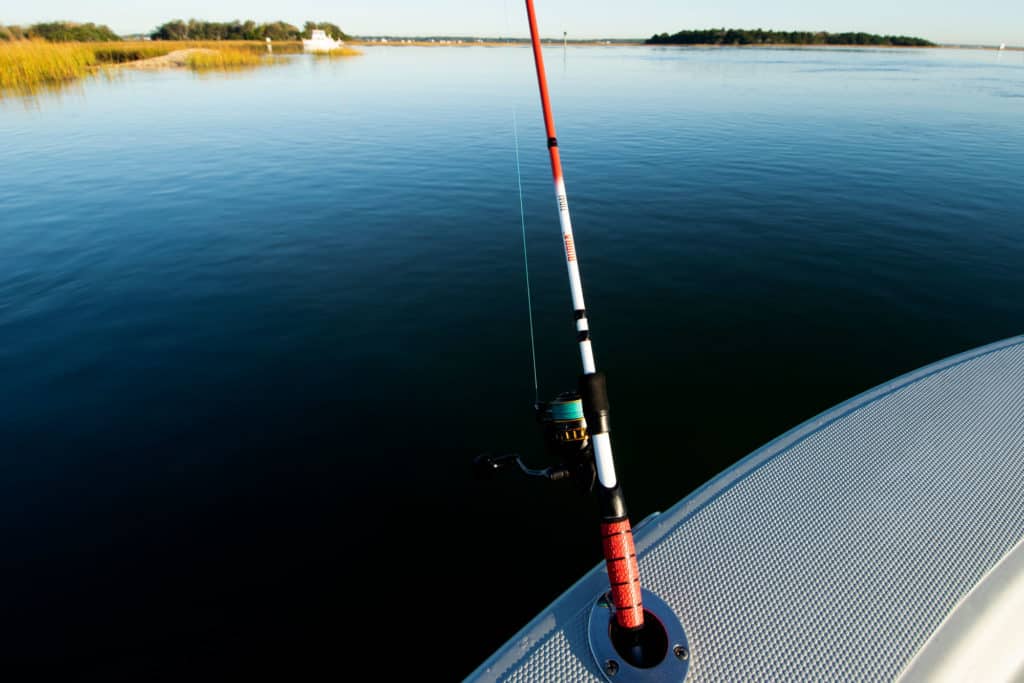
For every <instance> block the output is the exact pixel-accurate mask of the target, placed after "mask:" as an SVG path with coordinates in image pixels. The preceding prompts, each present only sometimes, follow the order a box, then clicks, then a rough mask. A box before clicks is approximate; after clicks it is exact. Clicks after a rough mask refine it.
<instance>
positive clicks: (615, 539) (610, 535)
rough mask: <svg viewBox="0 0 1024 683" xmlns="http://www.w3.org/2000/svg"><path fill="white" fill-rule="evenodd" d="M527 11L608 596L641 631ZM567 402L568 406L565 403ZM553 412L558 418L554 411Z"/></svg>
mask: <svg viewBox="0 0 1024 683" xmlns="http://www.w3.org/2000/svg"><path fill="white" fill-rule="evenodd" d="M526 14H527V17H528V18H529V21H530V39H531V41H532V44H533V61H534V64H535V66H536V68H537V85H538V88H539V89H540V101H541V108H542V109H543V112H544V128H545V130H546V132H547V144H548V153H549V155H550V157H551V174H552V176H553V178H554V183H555V198H556V200H557V202H558V219H559V222H560V224H561V227H562V244H563V246H564V248H565V265H566V268H567V270H568V273H569V290H570V292H571V294H572V305H573V312H574V315H575V318H576V333H577V334H576V341H577V343H578V344H579V350H580V359H581V361H582V365H583V374H582V375H580V379H579V398H580V402H581V403H582V406H581V408H582V417H583V418H584V419H585V420H586V424H585V430H586V436H587V437H588V438H589V440H590V443H591V446H592V449H593V456H594V465H595V466H596V469H597V486H596V487H595V490H596V493H597V498H598V503H599V506H600V512H601V545H602V549H603V551H604V559H605V565H606V567H607V570H608V579H609V582H610V584H611V590H610V593H609V597H610V598H611V602H612V604H613V605H614V608H615V609H614V612H615V623H616V624H617V625H618V627H619V628H620V629H622V630H623V631H626V632H633V631H639V630H641V629H642V628H643V625H644V609H643V600H642V596H641V590H640V567H639V565H638V564H637V559H636V549H635V547H634V544H633V531H632V527H631V526H630V523H629V515H628V513H627V511H626V501H625V498H624V496H623V494H622V486H621V484H620V483H619V480H618V477H617V476H616V473H615V460H614V458H613V457H612V442H611V435H610V424H609V419H608V416H609V409H608V389H607V384H606V380H605V376H604V373H601V372H598V371H597V364H596V363H595V361H594V350H593V346H592V344H591V340H590V323H589V322H588V320H587V308H586V305H585V304H584V301H583V280H582V279H581V277H580V265H579V260H578V258H577V254H576V244H575V241H574V240H573V234H572V217H571V215H570V214H569V199H568V196H567V195H566V190H565V176H564V174H563V172H562V159H561V155H560V154H559V150H558V135H557V134H556V132H555V117H554V114H553V113H552V111H551V97H550V95H549V93H548V79H547V73H546V71H545V69H544V52H543V49H542V47H541V40H540V32H539V31H538V29H537V13H536V11H535V9H534V6H533V0H526ZM566 403H568V405H566ZM556 406H557V408H556V409H555V410H557V411H558V412H562V415H561V417H563V418H564V417H570V416H572V417H575V413H572V412H569V411H570V410H572V409H573V408H570V406H573V407H574V403H573V402H566V401H560V402H559V403H557V404H556ZM553 417H558V416H556V415H553Z"/></svg>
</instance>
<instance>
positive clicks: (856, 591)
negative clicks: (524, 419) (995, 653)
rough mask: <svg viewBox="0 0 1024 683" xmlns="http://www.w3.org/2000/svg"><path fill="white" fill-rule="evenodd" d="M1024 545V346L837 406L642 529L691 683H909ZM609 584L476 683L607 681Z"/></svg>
mask: <svg viewBox="0 0 1024 683" xmlns="http://www.w3.org/2000/svg"><path fill="white" fill-rule="evenodd" d="M1022 539H1024V337H1016V338H1013V339H1008V340H1005V341H1002V342H998V343H996V344H992V345H989V346H986V347H983V348H980V349H975V350H973V351H969V352H967V353H964V354H961V355H958V356H954V357H952V358H949V359H946V360H944V361H941V362H939V363H935V364H933V365H930V366H927V367H925V368H922V369H920V370H917V371H915V372H912V373H910V374H907V375H904V376H903V377H900V378H898V379H895V380H893V381H891V382H888V383H886V384H883V385H881V386H879V387H876V388H875V389H873V390H871V391H868V392H866V393H864V394H861V395H860V396H857V397H856V398H853V399H851V400H850V401H847V402H846V403H843V404H841V405H839V406H836V407H835V408H833V409H831V410H829V411H827V412H825V413H823V414H821V415H819V416H818V417H816V418H814V419H812V420H810V421H808V422H806V423H804V424H803V425H801V426H799V427H797V428H795V429H793V430H792V431H790V432H788V433H786V434H784V435H783V436H781V437H779V438H778V439H776V440H774V441H772V442H771V443H769V444H767V445H765V446H764V447H762V448H761V449H759V450H757V451H755V452H754V453H752V454H751V455H749V456H747V457H746V458H744V459H743V460H741V461H740V462H738V463H737V464H735V465H734V466H732V467H731V468H729V469H728V470H726V471H725V472H723V473H721V474H720V475H718V476H717V477H716V478H714V479H713V480H711V481H710V482H708V483H707V484H705V485H704V486H703V487H702V488H700V489H698V490H697V491H695V492H694V493H693V494H691V495H690V496H688V497H687V498H685V499H684V500H682V501H680V502H679V503H678V504H676V505H675V506H674V507H673V508H672V509H670V510H669V511H667V512H665V513H663V514H661V515H658V516H656V517H654V518H653V519H652V520H651V521H649V522H648V523H647V524H645V525H643V527H642V528H640V529H639V530H638V531H637V534H636V543H637V552H638V555H639V563H640V569H641V576H642V577H643V580H644V585H645V588H647V589H649V590H651V591H653V592H654V593H655V594H657V595H658V596H659V597H661V598H662V599H663V600H664V601H665V602H666V603H667V604H668V605H669V606H670V607H671V608H672V610H673V611H674V612H675V614H676V616H677V617H678V618H679V619H680V621H681V622H682V625H683V627H684V629H685V631H686V635H687V637H688V639H689V646H690V653H691V656H690V660H689V663H690V667H689V675H688V680H693V681H698V680H699V681H738V680H801V681H808V680H892V679H895V678H898V677H899V676H901V675H902V674H903V673H905V672H906V671H907V670H908V667H910V665H911V663H912V662H913V661H914V660H915V658H916V657H917V656H918V655H919V653H920V652H921V651H922V650H923V649H924V647H925V645H926V643H928V641H929V639H931V638H933V636H934V635H935V634H936V632H937V631H938V630H939V628H940V626H942V625H944V623H946V621H947V619H949V617H950V615H951V614H953V613H954V612H955V610H956V607H957V606H958V605H960V604H962V602H963V601H964V600H965V598H967V597H968V594H969V593H971V591H972V590H973V589H975V588H976V586H978V585H979V584H980V583H981V582H982V580H983V579H985V578H986V577H988V576H989V575H990V574H991V573H993V571H994V570H995V569H996V567H997V565H998V564H999V563H1000V561H1001V560H1003V559H1004V558H1007V557H1009V556H1010V555H1011V553H1012V552H1013V551H1014V548H1015V547H1017V546H1021V547H1024V540H1022ZM1021 552H1024V551H1021ZM1017 555H1018V556H1019V555H1020V552H1018V553H1017ZM1018 559H1019V557H1018ZM1017 564H1018V565H1019V564H1020V563H1019V562H1018V563H1017ZM1004 573H1005V572H1004ZM606 581H607V577H606V575H605V573H604V569H603V565H602V566H599V567H596V568H595V569H594V570H593V571H591V572H590V573H589V574H588V575H587V576H585V577H584V578H583V579H582V580H580V582H578V583H577V584H576V585H575V586H573V587H572V588H571V589H570V590H568V591H567V592H566V593H565V594H564V595H563V596H562V597H561V598H559V599H558V600H557V601H556V602H555V603H554V604H552V605H551V606H550V607H549V608H548V609H547V610H546V611H545V612H544V613H542V614H541V615H540V616H538V617H537V618H536V619H535V620H534V621H533V622H532V623H531V624H529V625H528V626H527V627H526V628H524V629H523V630H522V631H521V632H520V633H519V634H518V635H517V636H516V637H514V638H513V639H512V640H511V641H509V643H508V644H507V645H506V646H505V647H504V648H503V649H502V650H500V651H499V652H497V653H496V654H495V655H494V656H493V657H492V658H491V659H490V660H488V661H487V662H485V663H484V664H483V665H482V666H481V667H480V668H479V669H478V670H477V671H476V672H474V674H472V675H471V676H470V680H479V681H490V680H508V681H594V680H603V676H602V674H601V671H600V669H599V668H598V666H597V664H596V662H595V661H594V659H593V657H592V656H591V654H590V648H589V645H588V641H587V620H588V616H589V613H590V608H591V606H592V605H593V604H594V602H595V600H596V598H597V597H598V596H600V595H601V594H602V593H603V592H604V591H605V590H606V589H607V583H606Z"/></svg>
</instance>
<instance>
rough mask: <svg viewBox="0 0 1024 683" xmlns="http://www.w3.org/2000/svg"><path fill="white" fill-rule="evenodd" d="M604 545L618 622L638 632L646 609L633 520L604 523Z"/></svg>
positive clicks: (602, 542) (602, 537)
mask: <svg viewBox="0 0 1024 683" xmlns="http://www.w3.org/2000/svg"><path fill="white" fill-rule="evenodd" d="M601 544H602V546H603V549H604V559H605V563H606V565H607V567H608V579H609V582H610V583H611V598H612V604H613V605H614V606H615V621H616V623H618V625H619V626H620V627H621V628H624V629H638V628H640V627H641V626H643V625H644V607H643V600H642V598H641V593H640V566H639V565H638V564H637V561H636V548H635V547H634V546H633V530H632V528H631V527H630V525H629V520H628V519H624V520H621V521H618V522H606V523H604V524H602V525H601Z"/></svg>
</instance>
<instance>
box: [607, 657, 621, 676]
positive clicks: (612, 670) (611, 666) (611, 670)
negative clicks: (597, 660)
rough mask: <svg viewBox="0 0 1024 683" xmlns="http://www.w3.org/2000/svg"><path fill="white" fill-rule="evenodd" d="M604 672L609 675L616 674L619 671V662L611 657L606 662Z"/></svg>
mask: <svg viewBox="0 0 1024 683" xmlns="http://www.w3.org/2000/svg"><path fill="white" fill-rule="evenodd" d="M604 672H605V673H606V674H608V675H609V676H614V675H615V674H617V673H619V663H618V662H616V661H615V660H614V659H609V660H608V661H607V662H605V663H604Z"/></svg>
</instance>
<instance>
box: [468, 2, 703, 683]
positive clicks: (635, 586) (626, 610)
mask: <svg viewBox="0 0 1024 683" xmlns="http://www.w3.org/2000/svg"><path fill="white" fill-rule="evenodd" d="M526 12H527V16H528V18H529V23H530V38H531V42H532V46H533V58H534V64H535V66H536V70H537V85H538V87H539V90H540V101H541V109H542V111H543V114H544V127H545V132H546V135H547V147H548V154H549V156H550V158H551V173H552V177H553V180H554V186H555V199H556V203H557V206H558V219H559V223H560V225H561V231H562V246H563V249H564V255H565V265H566V270H567V272H568V275H569V291H570V294H571V296H572V306H573V316H574V319H575V325H576V343H577V344H578V345H579V353H580V362H581V365H582V369H583V372H582V374H580V376H579V381H578V384H577V390H576V391H571V392H564V393H562V394H559V395H558V396H557V397H556V398H555V399H554V400H552V401H548V402H541V401H539V400H536V399H535V403H534V411H535V413H536V417H537V421H538V422H539V423H540V424H541V428H542V430H543V435H544V446H545V450H546V452H547V456H548V458H549V460H551V461H553V462H554V463H555V464H554V465H552V466H550V467H546V468H531V467H528V466H527V465H526V464H525V463H524V462H523V459H522V458H521V457H520V456H519V455H518V454H515V453H511V454H507V455H499V456H494V455H491V454H489V453H485V454H483V455H480V456H478V457H477V458H476V459H475V460H474V464H475V465H476V468H477V473H478V474H480V475H483V476H487V475H490V474H493V473H494V472H496V471H498V470H502V469H506V468H511V469H518V470H519V472H520V473H522V474H523V475H525V476H527V477H529V478H532V479H541V480H547V481H564V480H569V481H574V482H575V483H576V484H577V485H578V486H579V487H580V488H581V489H582V490H583V491H584V492H586V493H590V492H593V493H595V494H596V497H597V501H598V511H599V513H600V518H601V520H600V529H601V549H602V552H603V555H604V560H605V568H606V570H607V572H608V582H609V587H608V590H607V591H605V592H604V593H602V595H601V596H600V597H599V598H598V599H597V600H596V602H595V604H594V605H593V608H592V610H591V615H590V619H589V626H588V629H589V631H590V636H589V641H590V646H591V651H592V653H593V654H594V657H595V660H596V661H597V662H598V664H599V666H600V667H601V670H602V672H603V673H604V675H605V677H606V678H607V679H608V680H611V677H615V680H616V681H620V682H621V683H631V681H633V680H650V676H651V675H655V676H660V677H665V676H667V677H668V678H667V679H665V680H671V679H676V678H678V680H682V679H683V678H685V672H686V669H687V667H688V664H687V662H686V659H687V657H688V655H687V649H686V637H685V633H684V632H683V630H682V626H681V624H679V623H678V619H677V617H676V616H675V615H674V614H673V613H672V610H671V608H669V607H668V606H667V605H666V604H665V603H664V601H663V600H662V599H661V598H660V597H658V596H657V595H655V594H654V593H651V592H650V591H647V590H645V589H642V588H641V586H640V565H639V563H638V561H637V555H636V547H635V544H634V541H633V529H632V527H631V525H630V521H629V514H628V512H627V511H626V502H625V498H624V496H623V493H622V485H621V484H620V483H619V479H618V476H617V475H616V473H615V459H614V458H613V456H612V442H611V434H610V430H611V427H610V422H609V417H608V416H609V407H608V388H607V382H606V380H605V376H604V373H601V372H598V370H597V363H596V362H595V361H594V349H593V344H592V342H591V338H590V322H589V320H588V319H587V308H586V305H585V303H584V300H583V281H582V279H581V277H580V265H579V259H578V255H577V253H576V243H575V241H574V239H573V232H572V217H571V215H570V213H569V199H568V197H567V194H566V190H565V176H564V174H563V171H562V159H561V156H560V154H559V148H558V136H557V134H556V132H555V119H554V115H553V114H552V111H551V97H550V95H549V93H548V83H547V74H546V71H545V69H544V54H543V51H542V47H541V40H540V33H539V31H538V30H537V15H536V12H535V10H534V5H533V0H526ZM514 120H515V118H514V117H513V121H514ZM518 140H519V137H518V133H517V134H516V172H517V174H518V173H519V163H518V159H519V156H518V154H519V143H518ZM519 183H520V184H519V187H520V205H522V180H521V178H520V181H519ZM520 209H521V212H522V206H520ZM523 215H525V214H523ZM522 227H523V240H524V241H523V249H524V265H525V264H526V261H525V249H526V242H525V239H526V224H525V218H524V219H523V226H522ZM526 282H527V301H529V298H530V294H529V292H530V287H529V268H528V266H527V275H526ZM531 310H532V307H531ZM532 329H533V323H532V313H531V335H530V339H531V348H532V342H533V332H532ZM536 376H537V369H536V356H535V354H534V390H535V392H536V387H537V384H536ZM645 603H646V605H647V606H646V607H645ZM670 641H671V642H672V643H673V646H672V652H673V653H674V654H675V657H669V656H667V653H668V651H669V643H670ZM620 662H621V663H620ZM645 672H646V673H645ZM637 676H639V678H637ZM659 680H661V679H659Z"/></svg>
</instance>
